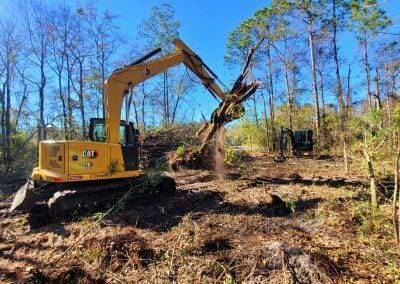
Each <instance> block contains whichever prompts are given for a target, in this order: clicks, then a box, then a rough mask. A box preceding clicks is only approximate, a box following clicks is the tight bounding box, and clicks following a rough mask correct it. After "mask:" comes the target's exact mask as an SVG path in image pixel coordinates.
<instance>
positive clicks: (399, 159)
mask: <svg viewBox="0 0 400 284" xmlns="http://www.w3.org/2000/svg"><path fill="white" fill-rule="evenodd" d="M395 145H396V157H395V160H394V164H393V173H394V191H393V200H392V214H393V215H392V221H393V229H394V236H395V239H396V242H397V243H398V242H399V233H400V231H399V230H400V228H399V217H400V216H398V209H399V207H398V204H397V202H400V195H399V166H400V131H399V129H398V130H397V133H396V134H395ZM397 200H399V201H397Z"/></svg>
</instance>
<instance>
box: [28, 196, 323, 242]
mask: <svg viewBox="0 0 400 284" xmlns="http://www.w3.org/2000/svg"><path fill="white" fill-rule="evenodd" d="M320 201H321V199H311V200H301V201H299V202H298V204H296V214H300V213H301V212H303V211H306V210H308V209H312V208H314V207H315V206H317V204H318V203H319V202H320ZM107 209H108V207H103V208H97V210H95V211H91V212H76V213H75V214H73V215H69V216H66V217H64V218H62V219H57V220H49V219H48V218H44V217H45V216H35V215H31V216H30V217H29V218H28V221H29V222H30V225H31V227H33V228H35V231H36V230H51V231H54V232H55V233H58V234H67V233H68V232H65V230H64V229H63V228H62V223H67V222H70V221H76V220H79V219H82V218H84V217H86V216H89V215H91V214H93V213H94V212H102V213H104V212H106V211H107ZM190 213H196V215H197V216H201V215H202V214H210V213H212V214H225V215H240V214H244V215H261V216H264V217H284V216H288V215H289V214H290V213H291V211H290V208H288V207H287V204H286V203H285V202H284V201H282V199H280V198H279V197H278V196H276V195H271V200H269V201H268V202H260V203H258V204H251V203H245V202H241V203H231V202H227V201H224V197H223V194H221V193H219V192H216V191H212V190H199V191H191V190H178V191H177V192H175V193H173V194H157V195H152V196H149V197H141V198H137V199H133V200H130V201H127V202H126V203H125V204H124V205H123V207H121V208H119V209H118V210H116V211H115V212H114V213H112V214H110V215H108V216H107V217H106V218H105V219H104V222H105V223H107V225H122V226H134V227H138V228H143V229H151V230H154V231H158V232H160V231H166V230H169V229H170V228H172V227H174V226H176V225H178V224H179V223H180V222H181V220H182V218H183V217H184V216H185V215H187V214H190ZM43 218H44V219H43ZM55 224H57V226H56V225H55ZM58 224H59V225H58ZM60 228H61V229H60ZM60 232H61V233H60Z"/></svg>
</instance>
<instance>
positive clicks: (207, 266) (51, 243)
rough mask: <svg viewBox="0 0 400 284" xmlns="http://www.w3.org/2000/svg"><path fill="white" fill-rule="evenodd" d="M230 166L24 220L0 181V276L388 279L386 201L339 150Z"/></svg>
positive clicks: (256, 157) (397, 265)
mask: <svg viewBox="0 0 400 284" xmlns="http://www.w3.org/2000/svg"><path fill="white" fill-rule="evenodd" d="M240 168H241V170H238V169H228V170H227V172H225V174H223V175H221V174H216V172H215V171H204V170H203V171H201V170H196V171H195V170H181V171H179V172H177V173H172V174H171V175H172V176H173V177H174V178H175V180H176V182H177V184H178V191H177V192H176V193H174V194H173V195H166V194H159V195H153V196H151V197H149V198H144V197H141V198H137V199H134V200H132V201H129V202H127V203H126V204H125V205H124V206H121V207H120V208H118V210H116V211H115V212H112V213H111V214H110V215H107V216H106V217H105V218H104V219H102V221H101V222H98V221H97V220H99V217H100V216H101V214H103V213H104V212H106V211H107V208H104V209H103V210H101V211H100V212H97V213H91V214H84V215H82V214H81V215H73V216H70V217H68V218H65V219H64V220H60V221H58V222H51V221H50V222H47V223H46V224H42V225H39V226H38V225H37V224H36V225H34V224H33V222H32V217H29V216H28V215H27V214H13V215H10V214H8V213H7V208H8V207H9V206H10V203H11V200H12V196H13V193H14V192H15V190H16V189H17V187H18V184H15V185H14V184H11V185H3V186H1V187H0V190H1V191H2V194H1V196H0V224H1V227H0V282H4V283H13V282H17V281H21V282H29V283H48V282H54V283H59V282H63V283H74V282H80V283H121V282H122V283H125V282H140V283H164V282H165V283H166V282H179V283H188V282H189V283H193V282H196V283H198V282H204V283H216V282H217V283H218V282H221V283H222V282H223V283H234V282H244V283H297V282H298V283H336V282H338V283H341V282H359V283H366V282H394V281H395V280H398V279H399V276H400V252H399V249H398V247H397V246H396V244H395V242H394V240H393V238H392V228H391V221H390V212H389V207H390V206H389V203H388V201H387V199H386V197H385V195H384V194H382V195H381V200H380V202H381V204H383V205H381V207H380V210H379V211H378V212H375V213H373V214H371V213H368V212H370V210H369V208H368V195H367V193H368V191H367V189H366V187H365V181H364V180H363V179H362V177H361V176H358V175H357V174H356V173H351V174H349V175H347V176H345V175H344V173H343V166H342V164H341V161H340V160H339V159H334V158H329V157H328V158H327V159H317V158H311V157H309V158H307V157H304V158H290V159H288V160H287V161H286V162H285V163H276V162H275V161H274V158H273V157H271V156H269V155H264V154H253V155H250V156H248V157H246V159H245V160H244V161H243V164H242V165H240Z"/></svg>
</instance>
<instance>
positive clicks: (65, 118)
mask: <svg viewBox="0 0 400 284" xmlns="http://www.w3.org/2000/svg"><path fill="white" fill-rule="evenodd" d="M57 76H58V95H59V97H60V100H61V105H62V111H63V126H64V137H65V140H69V137H68V114H67V106H66V103H65V98H64V96H63V91H62V78H61V73H59V74H58V75H57Z"/></svg>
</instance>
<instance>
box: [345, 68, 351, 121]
mask: <svg viewBox="0 0 400 284" xmlns="http://www.w3.org/2000/svg"><path fill="white" fill-rule="evenodd" d="M350 82H351V67H350V65H349V70H348V72H347V93H346V112H345V115H346V119H347V117H348V115H349V114H348V111H349V108H350V106H351V90H350Z"/></svg>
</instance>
